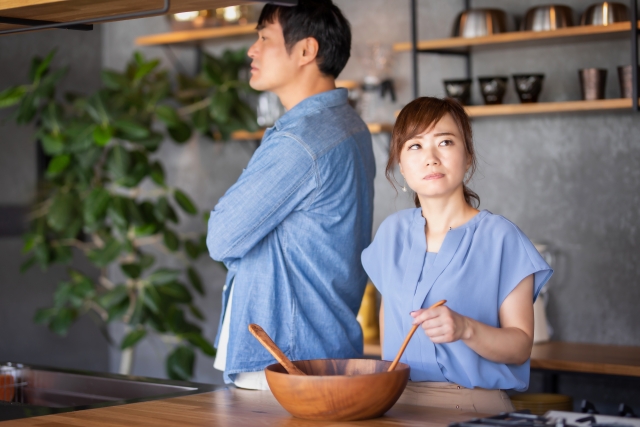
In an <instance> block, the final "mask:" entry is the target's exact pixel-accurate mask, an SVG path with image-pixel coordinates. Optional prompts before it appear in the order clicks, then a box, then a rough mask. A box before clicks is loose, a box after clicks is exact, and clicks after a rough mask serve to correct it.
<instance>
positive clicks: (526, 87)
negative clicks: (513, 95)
mask: <svg viewBox="0 0 640 427" xmlns="http://www.w3.org/2000/svg"><path fill="white" fill-rule="evenodd" d="M512 77H513V83H514V84H515V86H516V92H518V97H519V98H520V102H522V103H523V104H528V103H532V102H538V96H539V95H540V92H541V91H542V82H543V81H544V74H514V75H513V76H512Z"/></svg>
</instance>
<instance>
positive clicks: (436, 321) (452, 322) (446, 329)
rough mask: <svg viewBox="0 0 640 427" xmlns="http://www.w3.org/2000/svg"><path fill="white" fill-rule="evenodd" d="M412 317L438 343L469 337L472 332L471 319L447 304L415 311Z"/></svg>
mask: <svg viewBox="0 0 640 427" xmlns="http://www.w3.org/2000/svg"><path fill="white" fill-rule="evenodd" d="M411 317H413V324H414V325H418V324H419V325H420V326H421V327H422V329H423V330H424V333H425V334H426V335H427V336H428V337H429V339H431V341H432V342H433V343H436V344H442V343H448V342H454V341H458V340H461V339H468V338H469V336H470V333H471V331H470V328H469V319H468V318H467V317H465V316H463V315H461V314H458V313H456V312H455V311H453V310H451V309H450V308H449V307H447V306H445V305H441V306H440V307H434V308H427V309H421V310H416V311H413V312H411Z"/></svg>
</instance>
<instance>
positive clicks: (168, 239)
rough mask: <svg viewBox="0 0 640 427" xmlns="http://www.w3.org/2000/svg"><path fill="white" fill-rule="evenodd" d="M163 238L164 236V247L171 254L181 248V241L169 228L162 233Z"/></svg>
mask: <svg viewBox="0 0 640 427" xmlns="http://www.w3.org/2000/svg"><path fill="white" fill-rule="evenodd" d="M162 236H163V241H164V245H165V246H166V247H167V248H168V249H169V250H170V251H171V252H175V251H177V250H178V249H179V248H180V239H179V238H178V236H177V235H176V233H174V232H173V231H171V230H170V229H168V228H165V229H164V231H163V233H162Z"/></svg>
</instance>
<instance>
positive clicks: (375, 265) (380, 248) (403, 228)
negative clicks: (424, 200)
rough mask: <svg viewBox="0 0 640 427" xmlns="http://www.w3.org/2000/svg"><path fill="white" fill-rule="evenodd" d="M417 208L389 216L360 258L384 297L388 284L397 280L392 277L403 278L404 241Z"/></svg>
mask: <svg viewBox="0 0 640 427" xmlns="http://www.w3.org/2000/svg"><path fill="white" fill-rule="evenodd" d="M414 210H415V209H406V210H404V211H400V212H397V213H395V214H393V215H391V216H389V217H387V218H386V219H385V220H384V221H383V222H382V224H380V227H378V231H377V232H376V235H375V237H374V239H373V241H372V242H371V244H370V245H369V247H367V248H366V249H365V250H364V251H362V255H361V256H360V259H361V261H362V267H363V268H364V270H365V271H366V272H367V275H368V276H369V279H371V282H372V283H373V285H374V286H375V287H376V289H378V292H380V294H381V295H382V297H383V298H384V297H385V296H386V294H387V291H388V289H387V284H390V283H391V282H397V280H390V278H395V279H397V278H401V277H402V274H401V273H399V272H400V271H401V270H402V267H403V263H402V253H403V251H404V245H403V242H404V240H405V239H406V237H407V231H408V228H409V225H410V223H411V219H412V217H413V214H414V212H413V211H414Z"/></svg>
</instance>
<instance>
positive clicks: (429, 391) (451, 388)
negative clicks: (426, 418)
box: [398, 381, 514, 414]
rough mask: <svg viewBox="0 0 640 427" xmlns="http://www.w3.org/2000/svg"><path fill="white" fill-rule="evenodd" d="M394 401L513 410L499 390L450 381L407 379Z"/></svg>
mask: <svg viewBox="0 0 640 427" xmlns="http://www.w3.org/2000/svg"><path fill="white" fill-rule="evenodd" d="M398 403H404V404H405V405H418V406H430V407H434V408H445V409H456V410H459V411H462V412H481V413H485V414H498V413H500V412H513V411H514V408H513V405H512V404H511V400H509V396H507V394H506V393H505V392H504V391H502V390H487V389H484V388H473V389H471V388H465V387H462V386H459V385H457V384H452V383H437V382H412V381H409V383H408V384H407V388H405V390H404V393H402V396H400V399H398Z"/></svg>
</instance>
